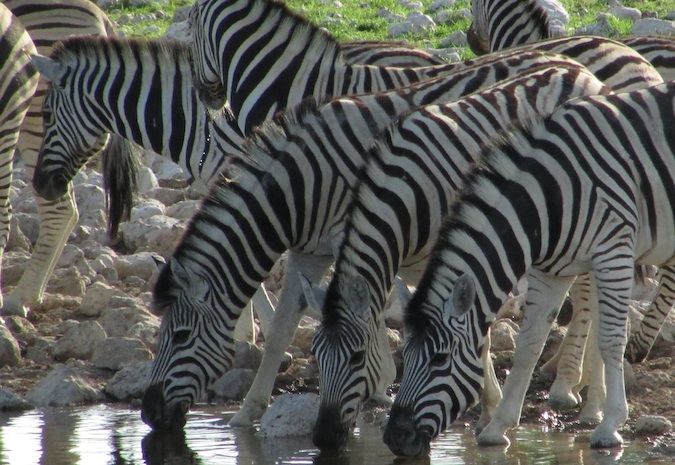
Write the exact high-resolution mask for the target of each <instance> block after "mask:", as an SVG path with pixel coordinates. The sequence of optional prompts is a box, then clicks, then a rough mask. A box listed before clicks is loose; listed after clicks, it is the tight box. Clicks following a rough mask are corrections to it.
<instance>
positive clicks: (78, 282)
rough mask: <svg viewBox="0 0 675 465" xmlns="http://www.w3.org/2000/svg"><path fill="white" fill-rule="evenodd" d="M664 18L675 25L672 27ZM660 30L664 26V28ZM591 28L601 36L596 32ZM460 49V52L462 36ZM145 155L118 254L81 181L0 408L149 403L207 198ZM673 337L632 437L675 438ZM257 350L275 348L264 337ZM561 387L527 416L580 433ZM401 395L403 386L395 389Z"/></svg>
mask: <svg viewBox="0 0 675 465" xmlns="http://www.w3.org/2000/svg"><path fill="white" fill-rule="evenodd" d="M633 14H634V13H633ZM672 17H673V18H675V12H674V13H673V14H672ZM177 19H180V18H177ZM605 19H606V18H605ZM645 19H649V18H645ZM636 20H637V18H636ZM640 20H642V17H641V18H640ZM664 22H665V23H670V24H671V25H673V21H672V20H664ZM601 23H602V19H599V24H601ZM636 24H637V22H636ZM589 27H590V26H589ZM659 27H665V26H664V25H663V24H661V23H659ZM171 30H172V31H173V32H172V36H173V37H176V38H184V35H182V36H181V34H184V33H185V26H184V24H183V23H181V22H180V21H178V22H176V23H175V27H172V28H171ZM673 30H674V31H675V25H673ZM598 31H600V30H598ZM587 32H593V33H597V31H596V30H595V29H589V30H588V31H587ZM605 32H606V31H605ZM452 45H453V46H461V45H462V44H461V37H459V38H457V40H455V41H454V42H453V44H452ZM141 158H142V161H143V165H142V168H141V172H140V174H141V175H140V178H139V197H138V198H137V201H136V204H135V207H134V209H133V211H132V213H131V218H130V220H129V221H127V222H124V223H123V224H122V225H121V227H120V237H121V239H120V242H119V243H118V244H116V248H115V249H113V247H111V246H110V245H106V244H109V239H108V238H107V234H106V226H107V224H106V217H105V213H104V212H105V194H104V191H103V188H102V184H103V183H102V178H101V175H100V173H99V172H98V171H97V170H96V166H97V164H96V160H93V161H92V162H90V163H89V165H88V166H87V167H85V168H84V169H83V170H82V172H81V173H80V174H78V176H77V177H76V179H75V180H74V189H75V197H76V199H77V206H78V210H79V212H80V221H79V223H78V225H77V227H76V228H75V230H74V232H73V233H72V234H71V236H70V238H69V241H68V245H67V246H66V248H65V250H64V253H63V255H62V257H61V258H60V260H59V263H58V265H57V268H56V271H55V273H54V275H53V276H52V278H51V280H50V282H49V285H48V288H47V292H46V294H45V298H44V301H43V303H42V304H40V305H39V306H37V307H36V308H34V309H33V310H32V311H31V313H30V314H29V316H28V318H22V317H19V316H6V317H2V318H0V411H20V410H23V409H28V408H35V407H37V408H40V407H44V406H52V405H58V406H74V405H81V404H91V403H101V402H127V403H129V404H130V405H131V406H134V407H138V406H139V402H140V401H139V399H140V397H141V396H142V393H143V390H144V387H145V380H146V379H147V375H148V373H149V368H150V365H151V363H152V358H153V351H154V345H155V343H156V336H157V331H158V329H159V325H160V319H159V318H158V317H157V316H155V315H154V314H153V313H152V312H151V310H150V306H151V291H152V288H153V284H154V282H155V279H156V277H157V274H158V272H159V269H160V267H161V266H162V265H163V264H164V263H165V262H166V260H167V259H168V258H169V257H170V255H171V252H172V250H173V248H174V245H175V244H176V242H177V241H178V240H179V239H180V237H181V235H182V233H183V231H184V230H185V228H186V226H187V222H188V221H189V219H190V218H191V216H192V215H193V213H194V211H195V210H196V209H197V208H198V206H199V199H200V198H201V194H200V193H199V192H197V191H196V190H195V189H194V188H191V187H189V186H188V185H187V184H186V182H185V180H184V179H183V174H182V172H181V171H180V169H179V168H178V167H177V166H176V165H175V164H173V163H171V162H170V161H168V160H167V159H165V158H162V157H160V156H158V155H155V154H153V153H150V152H144V153H143V154H142V157H141ZM23 173H24V171H23V168H22V166H21V162H19V163H17V168H16V170H15V175H14V180H13V182H12V193H11V199H12V207H13V212H14V216H13V219H12V230H11V235H10V238H9V243H8V245H7V248H6V249H5V254H4V257H3V266H2V289H3V294H4V295H7V294H9V292H10V291H11V289H12V287H13V286H14V285H15V284H16V283H17V282H18V280H19V278H20V276H21V273H22V271H23V269H24V267H25V263H26V262H27V260H28V259H29V258H30V253H31V245H32V244H34V243H35V241H36V239H37V232H38V217H37V208H36V205H35V201H34V198H33V193H32V189H31V186H30V180H29V179H25V178H24V176H23ZM116 250H125V253H121V252H117V251H116ZM282 272H283V268H282V267H280V268H279V269H277V270H276V271H275V272H274V273H273V274H272V276H271V277H270V279H269V280H268V282H267V283H266V284H267V289H268V290H270V291H271V292H272V293H274V292H276V291H277V290H278V288H279V283H280V277H281V275H282ZM395 314H396V312H392V318H391V319H390V322H391V325H390V326H391V330H390V334H391V338H390V341H391V345H392V350H394V352H395V354H396V358H397V360H398V362H399V363H400V351H401V346H402V337H403V334H402V328H401V324H400V319H399V320H397V319H396V317H395ZM518 323H519V319H518V315H517V312H515V313H514V314H513V315H511V316H510V317H509V318H505V319H503V320H502V321H499V322H498V326H499V331H498V335H497V336H496V340H495V343H494V347H493V352H494V357H495V366H496V368H497V370H498V372H497V373H498V376H499V377H500V380H501V381H503V379H504V377H505V376H506V374H507V373H508V370H509V368H510V366H511V365H510V364H511V357H512V354H513V345H514V340H515V339H514V338H515V336H516V334H517V331H518ZM317 324H318V322H317V320H316V319H315V318H312V317H310V316H306V317H305V318H304V319H303V322H302V325H301V327H300V328H299V329H298V331H297V333H296V337H295V340H294V342H293V346H292V347H290V348H289V349H288V354H287V356H286V362H285V363H284V365H283V367H282V370H281V371H280V373H279V375H278V377H277V383H276V386H275V391H274V394H275V396H281V395H282V394H285V393H316V392H318V379H317V368H316V364H315V363H314V360H313V359H312V356H311V354H310V350H309V349H310V343H311V336H312V334H313V331H314V328H315V327H316V325H317ZM563 332H564V329H561V328H556V329H555V330H554V331H553V332H552V335H551V336H550V338H549V342H548V344H547V348H546V353H545V355H544V356H543V357H542V360H546V359H547V358H549V357H550V356H552V354H553V353H554V350H555V348H556V344H558V343H559V342H560V340H561V339H562V334H563ZM674 341H675V315H674V314H673V313H672V312H671V315H670V317H669V320H668V322H667V323H666V327H665V328H664V331H663V334H662V335H661V336H660V338H659V340H658V341H657V344H656V346H655V348H654V350H653V351H652V354H651V356H650V359H649V360H648V361H646V362H644V363H641V364H636V365H634V366H632V367H631V366H630V365H627V369H626V384H627V390H628V396H629V404H630V418H629V421H628V423H627V426H626V432H627V433H628V434H630V435H637V436H641V437H645V438H647V440H650V441H651V440H653V439H654V438H657V437H660V440H661V441H665V442H666V443H669V444H672V443H673V442H675V436H674V433H673V432H672V426H671V425H670V422H672V421H675V396H674V395H673V392H675V391H674V390H675V363H674V360H675V344H674ZM257 343H258V345H259V346H260V347H264V338H263V337H262V335H261V334H260V333H259V332H258V340H257ZM260 359H261V349H260V348H259V347H256V346H255V345H252V344H250V343H248V342H240V343H239V344H238V346H237V358H236V364H235V367H234V369H233V370H231V371H230V372H228V373H227V374H226V375H225V376H224V377H223V379H221V380H219V381H218V382H216V383H215V385H214V386H213V388H212V389H211V391H210V392H209V395H208V398H207V399H204V400H205V401H208V402H212V403H228V404H230V405H235V406H236V405H237V403H238V402H240V401H241V399H242V398H243V395H244V394H245V392H246V390H247V388H248V386H249V385H250V383H251V382H252V380H253V376H254V374H255V369H256V368H257V366H258V364H259V363H260ZM551 381H552V379H551V377H550V375H547V374H545V373H541V372H540V371H539V370H537V371H536V372H535V376H534V379H533V380H532V384H531V387H530V390H529V391H528V396H527V399H526V404H525V406H524V409H523V420H522V421H523V423H535V424H537V423H544V424H547V425H549V426H550V427H552V428H563V429H574V428H579V427H580V426H579V425H578V422H576V412H577V410H575V411H572V412H566V413H556V412H554V411H552V410H551V409H550V408H549V407H548V406H547V404H546V395H547V392H548V387H549V386H550V383H551ZM395 390H396V385H394V386H393V388H392V392H395ZM305 405H306V404H303V406H305ZM289 408H297V406H295V407H289ZM303 408H308V407H306V406H305V407H303ZM305 411H306V410H305ZM381 412H382V409H378V408H377V407H375V408H373V409H370V410H367V411H366V412H365V413H364V415H366V417H368V418H371V419H372V421H379V420H378V419H381V417H382V414H381ZM655 417H656V418H655ZM476 418H477V414H476V412H475V411H472V412H471V413H470V414H469V415H468V416H467V417H466V418H465V419H464V421H466V422H469V423H471V422H474V421H475V419H476ZM672 448H673V449H675V446H674V447H672ZM672 452H673V453H674V454H675V450H673V451H672Z"/></svg>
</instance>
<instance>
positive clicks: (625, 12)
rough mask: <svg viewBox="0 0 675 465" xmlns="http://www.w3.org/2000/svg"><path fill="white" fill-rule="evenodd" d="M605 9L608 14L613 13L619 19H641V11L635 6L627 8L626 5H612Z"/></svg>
mask: <svg viewBox="0 0 675 465" xmlns="http://www.w3.org/2000/svg"><path fill="white" fill-rule="evenodd" d="M607 11H608V13H609V14H611V15H614V16H616V17H617V18H621V19H630V20H631V21H637V20H638V19H642V12H641V11H640V10H638V9H637V8H629V7H626V6H621V5H615V6H613V7H610V9H609V10H607Z"/></svg>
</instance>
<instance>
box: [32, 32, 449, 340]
mask: <svg viewBox="0 0 675 465" xmlns="http://www.w3.org/2000/svg"><path fill="white" fill-rule="evenodd" d="M340 46H341V47H342V49H344V50H346V51H348V53H349V55H348V56H346V57H345V59H346V60H347V61H349V62H361V63H365V64H369V63H376V64H377V63H387V64H389V65H393V66H395V65H407V64H415V65H421V64H426V65H427V66H429V65H433V64H436V63H438V59H435V58H434V57H432V56H431V55H429V54H426V53H424V52H422V51H419V50H416V49H414V48H410V47H405V46H403V44H394V45H392V46H389V45H387V44H386V43H381V42H369V43H359V42H346V43H342V44H340ZM33 60H34V62H35V64H36V66H37V67H38V68H39V69H40V70H41V73H42V76H43V77H45V78H46V79H48V80H50V81H51V82H52V83H53V84H52V86H51V87H50V88H49V89H48V90H47V97H46V101H47V103H45V108H44V110H45V113H46V114H47V115H49V116H50V118H49V119H48V121H47V122H46V124H45V131H44V132H45V137H44V140H45V142H44V147H43V150H42V151H41V153H40V157H39V160H38V162H37V166H36V169H35V173H34V187H35V190H36V191H37V193H38V194H39V195H40V196H41V197H43V198H45V199H48V200H53V199H56V198H58V197H60V196H62V195H65V194H66V193H67V190H68V186H69V183H70V181H71V180H72V178H73V176H74V175H75V174H76V173H77V170H78V169H79V168H80V167H81V166H82V165H83V164H84V163H85V162H86V161H87V159H88V158H89V157H90V156H91V155H92V154H93V153H94V152H95V150H96V147H97V146H98V141H99V140H100V139H101V138H102V137H103V136H104V134H105V133H111V134H117V135H119V136H121V137H124V138H126V139H129V140H131V141H133V142H135V143H136V144H138V145H140V146H142V147H144V148H146V149H150V150H154V151H155V152H157V153H160V154H162V155H164V156H167V157H170V158H171V159H172V160H173V161H174V162H176V163H177V164H178V165H179V166H180V167H181V168H182V169H183V171H184V173H186V175H187V177H188V180H189V181H190V183H191V184H192V186H193V187H194V188H195V189H196V190H197V191H198V192H201V193H203V194H206V193H207V192H208V185H209V184H210V182H211V181H212V178H213V177H214V176H216V174H217V173H218V171H219V170H220V168H221V167H223V166H224V165H225V166H226V164H227V160H226V158H227V157H228V156H231V155H241V154H242V152H241V148H240V147H241V144H242V142H243V140H244V136H243V135H242V133H241V131H240V130H239V128H238V127H237V126H236V125H235V124H234V119H233V117H232V115H231V113H230V112H228V111H221V112H218V113H215V114H214V113H213V112H210V111H209V110H208V109H207V108H205V107H204V106H203V105H202V104H201V102H200V101H199V99H198V98H196V96H195V94H194V91H193V86H192V81H191V68H190V49H189V48H188V47H187V46H186V45H184V44H182V43H179V42H174V41H169V40H162V41H146V40H139V39H120V38H112V37H107V38H96V37H86V36H80V37H76V38H71V39H67V40H64V41H63V42H62V43H61V44H60V45H59V46H58V47H57V48H56V49H55V50H54V51H53V52H52V57H51V58H47V57H44V56H36V57H33ZM91 69H96V70H97V73H98V74H99V75H100V76H101V77H100V79H98V80H97V81H95V82H94V81H87V82H88V85H87V86H85V88H84V89H83V88H82V87H81V86H80V85H79V83H80V78H81V77H85V76H87V73H89V72H91V71H90V70H91ZM66 74H67V75H69V79H65V80H64V79H63V76H64V75H66ZM121 74H125V75H129V74H133V75H134V77H135V79H134V80H130V81H129V82H128V83H127V87H126V88H124V89H118V88H116V87H114V86H111V85H109V84H110V83H112V82H113V81H114V79H115V77H116V76H118V75H121ZM145 83H149V85H148V84H145ZM100 89H104V90H105V91H106V93H103V94H102V93H101V92H100ZM115 91H117V92H118V95H117V96H115V95H113V92H115ZM129 95H133V99H131V100H133V101H134V102H148V103H149V105H148V106H149V107H151V108H152V110H153V112H152V115H153V118H148V114H147V113H146V112H145V111H144V108H145V107H144V106H142V105H139V106H137V107H136V108H127V107H126V106H125V105H122V104H120V103H118V102H120V101H121V100H122V99H123V98H129ZM167 96H169V97H170V98H167ZM94 115H106V118H96V117H95V116H94ZM157 115H159V116H160V117H161V118H159V119H158V118H157ZM119 155H120V156H129V155H133V152H131V151H123V152H121V153H120V154H119ZM108 162H109V163H117V164H118V165H120V168H119V169H117V170H116V171H117V172H118V173H119V174H120V175H133V173H132V172H131V171H129V170H126V169H124V167H126V166H130V167H133V166H134V163H132V162H130V161H128V160H115V159H113V157H112V156H109V157H108ZM113 187H115V186H113ZM113 195H116V194H115V193H114V192H113ZM254 305H255V306H256V308H257V309H258V313H259V317H260V321H261V326H262V330H263V333H266V332H267V330H268V325H269V321H270V320H271V313H270V308H271V305H270V303H269V298H268V297H267V296H266V295H265V292H264V289H261V292H258V293H256V295H255V296H254ZM242 326H243V327H244V328H246V327H247V322H246V321H245V322H243V325H242Z"/></svg>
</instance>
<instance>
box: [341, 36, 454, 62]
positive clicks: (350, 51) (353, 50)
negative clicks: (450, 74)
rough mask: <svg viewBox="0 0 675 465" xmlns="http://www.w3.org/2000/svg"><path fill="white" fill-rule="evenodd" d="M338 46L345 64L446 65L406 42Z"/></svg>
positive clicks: (343, 44) (352, 43) (374, 41)
mask: <svg viewBox="0 0 675 465" xmlns="http://www.w3.org/2000/svg"><path fill="white" fill-rule="evenodd" d="M338 46H339V48H340V52H341V53H342V56H343V58H344V60H345V62H346V63H351V64H362V65H365V64H367V65H371V66H396V67H400V68H416V67H423V66H432V65H443V64H446V62H445V61H443V59H441V58H439V57H436V56H434V55H432V54H431V53H429V52H426V51H424V50H421V49H419V48H416V47H413V46H411V45H409V44H407V43H405V42H397V41H381V40H372V41H368V40H362V41H354V42H340V43H339V45H338Z"/></svg>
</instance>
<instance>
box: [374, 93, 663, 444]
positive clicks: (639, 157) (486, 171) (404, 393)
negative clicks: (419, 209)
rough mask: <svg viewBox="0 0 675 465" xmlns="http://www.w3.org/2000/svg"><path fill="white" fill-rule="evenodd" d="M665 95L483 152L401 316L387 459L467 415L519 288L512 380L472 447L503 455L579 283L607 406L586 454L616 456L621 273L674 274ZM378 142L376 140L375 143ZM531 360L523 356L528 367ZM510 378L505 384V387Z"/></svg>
mask: <svg viewBox="0 0 675 465" xmlns="http://www.w3.org/2000/svg"><path fill="white" fill-rule="evenodd" d="M673 124H675V83H673V82H670V83H666V84H662V85H659V86H653V87H651V88H648V89H644V90H637V91H632V92H627V93H623V94H617V95H610V96H592V97H583V98H579V99H575V100H572V101H570V102H568V103H567V104H565V105H564V106H563V107H562V108H561V109H559V110H557V111H556V112H554V113H553V114H552V115H551V116H549V117H547V118H545V119H543V120H541V121H538V122H535V123H534V124H533V125H532V126H531V127H530V128H528V129H526V130H518V131H512V132H511V134H510V135H509V136H508V137H507V138H505V140H504V141H502V142H501V143H499V144H496V145H495V146H494V147H488V148H487V149H486V151H485V155H484V163H483V164H482V165H481V166H480V167H479V168H477V169H476V170H475V171H474V173H473V174H472V175H471V177H470V182H469V185H468V186H467V187H466V188H465V189H464V191H463V192H462V195H461V196H460V198H459V199H458V201H457V202H456V203H455V205H454V207H453V208H452V211H451V214H450V215H449V217H448V219H447V221H446V223H445V226H444V227H443V229H442V230H441V232H440V233H439V241H438V243H437V245H436V246H435V248H434V250H433V252H432V257H431V259H430V262H429V265H428V268H427V270H426V271H425V273H424V275H423V277H422V280H421V281H420V284H419V286H418V288H417V292H416V293H415V295H414V296H413V298H412V299H411V300H410V302H409V304H408V306H407V308H406V319H405V321H406V329H407V332H408V334H409V335H410V336H409V338H408V340H407V342H406V345H405V348H404V373H403V378H402V381H401V387H400V391H399V393H398V395H397V397H396V400H395V402H394V407H393V408H392V411H391V416H390V420H389V423H388V425H387V428H386V431H385V436H384V439H385V442H386V443H387V444H388V445H389V447H390V449H392V451H394V452H395V453H397V454H401V455H422V454H425V453H428V451H429V441H430V440H431V439H433V438H435V437H436V436H437V435H438V433H439V432H440V431H442V430H443V429H444V428H446V427H447V426H448V425H449V424H450V423H451V422H452V421H454V420H455V419H456V418H457V417H458V416H460V415H461V414H462V413H464V412H465V411H466V409H467V408H468V407H469V406H471V405H472V404H473V403H475V402H476V400H477V399H478V395H479V391H480V388H481V385H482V383H483V371H482V365H481V361H480V355H481V349H482V345H483V341H484V337H485V334H486V332H487V330H488V327H489V325H490V322H491V321H492V320H493V319H494V315H495V312H496V311H497V309H498V308H499V306H500V305H501V302H503V300H504V299H505V298H506V296H507V294H508V292H510V290H511V289H512V288H513V286H514V285H515V283H516V282H517V281H518V280H519V279H521V278H522V277H523V276H526V275H527V277H528V283H529V286H530V290H529V293H528V300H527V309H526V312H525V321H524V326H526V327H529V330H528V333H527V334H528V337H527V338H520V340H519V341H518V346H517V349H516V354H515V356H514V370H513V371H512V373H511V375H510V376H509V377H508V378H507V381H506V384H505V386H504V399H505V400H506V399H508V400H509V402H502V403H501V404H500V406H499V407H498V408H497V411H496V413H495V416H494V417H493V418H492V420H491V422H490V423H489V424H488V425H487V426H486V428H485V429H484V430H483V431H482V432H481V434H480V435H479V437H478V441H479V443H481V444H495V443H496V444H504V443H508V439H507V438H506V436H505V435H504V433H505V432H506V430H507V429H508V428H509V427H511V426H515V425H517V424H518V420H519V417H520V411H521V407H522V401H523V398H524V394H525V390H526V388H527V384H528V383H529V379H530V376H531V373H532V369H533V367H534V360H535V357H538V355H539V354H540V352H541V349H542V347H543V344H544V341H545V336H546V334H547V333H548V331H549V329H550V326H551V323H552V321H553V320H554V319H555V316H556V314H557V312H558V310H559V308H560V304H561V303H562V300H563V298H564V295H565V293H566V292H567V290H568V289H569V286H570V284H571V283H572V281H573V280H574V278H575V277H576V276H577V275H579V274H580V273H586V272H588V273H590V274H591V276H592V282H593V287H594V290H595V292H597V302H598V306H599V312H598V313H599V316H598V321H597V322H596V323H597V324H594V325H593V326H594V327H595V328H596V331H597V332H598V334H597V337H598V346H599V349H600V353H601V356H602V359H603V362H604V366H605V369H604V371H605V377H606V380H607V399H606V402H605V403H604V408H603V416H604V418H603V420H602V422H601V423H600V424H599V425H598V426H597V427H596V428H595V430H594V431H593V433H592V435H591V447H612V446H616V445H619V444H621V443H622V439H621V436H620V435H619V433H618V431H617V429H618V428H619V427H621V425H623V423H624V422H625V420H626V419H627V416H628V410H627V403H626V397H625V389H624V378H623V363H622V362H623V352H624V348H625V344H626V319H627V309H628V300H629V299H630V296H631V288H632V285H633V270H634V267H635V263H639V264H654V265H658V266H661V267H664V268H671V269H672V266H673V264H675V231H674V225H675V207H674V206H673V204H672V199H673V198H675V140H674V139H673V133H672V127H673ZM382 140H384V141H385V142H386V141H387V138H383V139H382ZM533 356H535V357H533ZM516 371H518V376H514V375H516Z"/></svg>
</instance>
